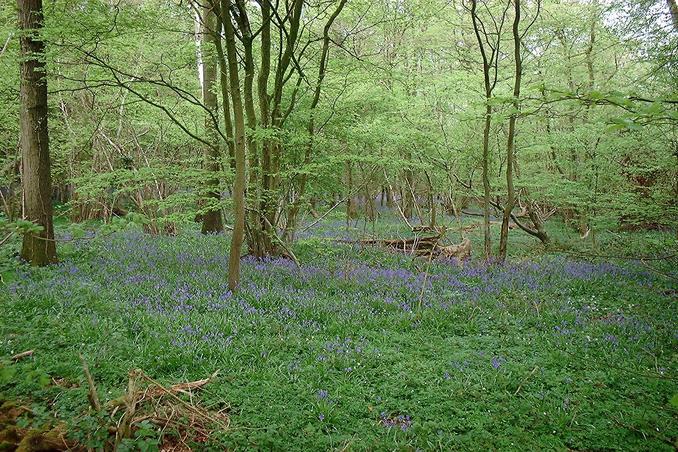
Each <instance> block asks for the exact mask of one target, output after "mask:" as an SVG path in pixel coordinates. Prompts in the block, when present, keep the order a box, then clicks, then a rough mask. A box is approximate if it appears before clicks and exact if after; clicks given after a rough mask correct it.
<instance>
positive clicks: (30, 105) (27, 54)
mask: <svg viewBox="0 0 678 452" xmlns="http://www.w3.org/2000/svg"><path fill="white" fill-rule="evenodd" d="M17 5H18V9H19V26H20V28H21V37H20V43H21V57H22V58H21V63H20V68H21V87H20V95H21V118H20V122H21V157H22V183H23V198H24V218H25V219H26V220H29V221H32V222H34V223H35V224H37V225H38V226H41V227H42V231H40V232H38V233H32V232H29V233H26V234H24V238H23V246H22V248H21V257H22V259H24V260H26V261H28V262H29V263H30V264H31V265H40V266H42V265H47V264H50V263H53V262H56V261H57V255H56V242H55V241H54V226H53V223H52V221H53V220H52V199H51V197H52V176H51V173H50V158H49V134H48V129H47V79H46V77H45V62H44V59H43V58H44V51H45V44H44V42H43V41H42V39H41V37H40V30H41V29H42V26H43V14H42V0H18V1H17Z"/></svg>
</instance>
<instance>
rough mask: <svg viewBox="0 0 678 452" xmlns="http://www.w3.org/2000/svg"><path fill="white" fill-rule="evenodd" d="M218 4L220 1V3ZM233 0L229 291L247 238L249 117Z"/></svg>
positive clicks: (228, 37) (229, 30)
mask: <svg viewBox="0 0 678 452" xmlns="http://www.w3.org/2000/svg"><path fill="white" fill-rule="evenodd" d="M217 1H218V0H217ZM230 10H231V0H222V1H221V7H220V17H221V21H222V24H223V27H224V35H225V41H226V55H227V58H228V75H229V91H230V94H231V101H232V104H233V119H234V123H235V182H234V184H233V214H234V215H233V216H234V218H233V220H234V221H233V235H232V238H231V250H230V254H229V260H228V288H229V289H230V290H232V291H233V290H235V289H236V288H237V287H238V284H239V283H240V254H241V252H242V244H243V239H244V237H245V186H246V183H247V181H246V179H245V172H246V169H245V114H244V110H243V104H242V99H241V97H240V76H239V74H238V56H237V54H236V48H235V32H234V30H233V24H232V22H231V11H230Z"/></svg>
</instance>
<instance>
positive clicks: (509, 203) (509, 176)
mask: <svg viewBox="0 0 678 452" xmlns="http://www.w3.org/2000/svg"><path fill="white" fill-rule="evenodd" d="M513 5H514V11H515V15H514V18H513V55H514V60H515V81H514V84H513V109H514V111H513V113H512V114H511V117H510V118H509V130H508V143H507V145H506V192H507V193H506V195H507V199H506V207H504V215H503V217H502V221H501V234H500V236H499V260H500V261H501V262H503V261H504V260H506V252H507V248H508V235H509V221H510V220H511V212H512V211H513V206H514V205H515V190H514V188H513V167H514V166H515V161H516V156H515V135H516V121H517V119H518V108H519V103H518V99H519V98H520V82H521V79H522V75H523V62H522V58H521V55H520V29H519V26H520V0H513Z"/></svg>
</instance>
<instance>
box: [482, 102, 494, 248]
mask: <svg viewBox="0 0 678 452" xmlns="http://www.w3.org/2000/svg"><path fill="white" fill-rule="evenodd" d="M489 100H490V98H489V97H488V98H487V101H488V102H489ZM491 127H492V106H491V105H490V104H489V103H488V104H487V106H486V107H485V127H484V129H483V162H482V166H483V168H482V171H483V175H482V179H483V250H484V251H485V259H489V258H490V257H491V256H492V236H491V231H490V201H491V197H490V194H491V193H490V190H491V189H490V174H489V173H490V169H489V166H490V162H489V160H490V128H491Z"/></svg>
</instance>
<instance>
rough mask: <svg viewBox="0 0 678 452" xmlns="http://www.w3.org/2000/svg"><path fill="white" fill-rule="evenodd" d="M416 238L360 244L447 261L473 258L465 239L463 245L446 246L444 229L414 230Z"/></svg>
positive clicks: (370, 241)
mask: <svg viewBox="0 0 678 452" xmlns="http://www.w3.org/2000/svg"><path fill="white" fill-rule="evenodd" d="M413 232H414V234H415V235H414V237H408V238H398V239H363V240H360V242H359V243H361V244H363V245H372V246H381V247H384V248H388V249H391V250H394V251H400V252H403V253H407V254H411V255H414V256H421V257H430V258H447V259H452V258H454V259H459V260H462V259H465V258H467V257H470V256H471V241H470V240H469V239H468V238H465V239H464V240H462V241H461V243H457V244H452V245H445V244H443V237H444V235H445V230H444V229H442V228H436V229H431V228H429V227H426V228H422V227H417V228H413Z"/></svg>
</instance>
